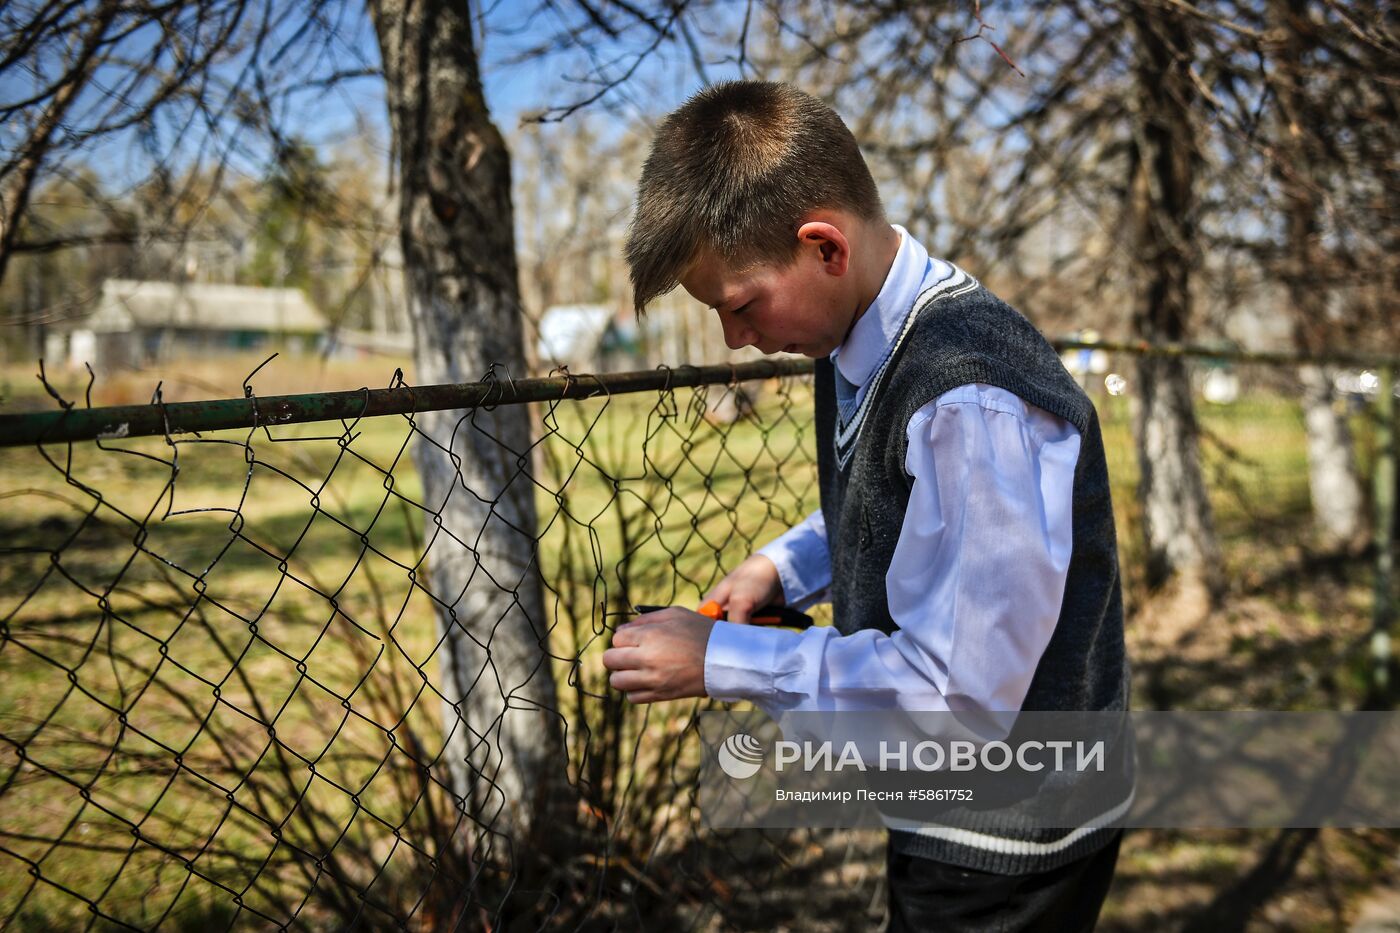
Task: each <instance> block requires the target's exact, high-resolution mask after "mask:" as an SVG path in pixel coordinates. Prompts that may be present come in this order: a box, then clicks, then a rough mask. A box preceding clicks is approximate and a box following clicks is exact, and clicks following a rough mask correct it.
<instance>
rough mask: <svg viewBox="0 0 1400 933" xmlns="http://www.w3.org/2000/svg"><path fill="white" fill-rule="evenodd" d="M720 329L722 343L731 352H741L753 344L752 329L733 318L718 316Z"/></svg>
mask: <svg viewBox="0 0 1400 933" xmlns="http://www.w3.org/2000/svg"><path fill="white" fill-rule="evenodd" d="M719 324H720V327H722V328H723V329H724V343H725V345H726V346H728V347H729V349H731V350H741V349H743V348H744V347H747V346H748V345H749V344H751V343H753V336H754V334H753V329H752V328H750V327H748V326H747V325H745V324H744V323H743V322H742V321H739V320H737V319H735V318H733V317H727V316H725V315H720V319H719Z"/></svg>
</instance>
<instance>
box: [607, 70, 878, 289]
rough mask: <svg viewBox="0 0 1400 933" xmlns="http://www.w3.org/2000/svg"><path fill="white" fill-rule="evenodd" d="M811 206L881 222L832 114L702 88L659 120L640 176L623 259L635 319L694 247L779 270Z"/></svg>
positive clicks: (787, 99)
mask: <svg viewBox="0 0 1400 933" xmlns="http://www.w3.org/2000/svg"><path fill="white" fill-rule="evenodd" d="M818 208H840V209H843V210H847V211H850V212H851V213H853V214H855V215H857V216H859V217H862V218H865V219H869V220H874V219H878V218H880V217H882V216H883V215H884V208H883V207H882V206H881V204H880V194H879V192H878V191H877V190H876V188H875V180H874V179H873V178H872V177H871V175H870V169H869V168H868V167H867V166H866V164H865V159H864V158H862V157H861V154H860V147H859V146H857V145H856V140H855V137H854V136H852V135H851V131H850V130H849V129H847V127H846V124H845V123H843V122H841V118H840V117H839V116H837V115H836V111H834V110H832V109H831V108H830V107H829V106H827V105H826V104H825V103H823V102H822V101H820V100H818V99H817V98H815V97H812V96H811V95H810V94H804V93H803V92H802V91H799V90H797V89H796V88H794V87H791V86H789V85H786V84H777V83H773V82H766V81H729V82H726V83H723V84H716V85H714V86H712V87H708V88H706V89H705V90H703V91H701V92H700V93H698V94H696V95H695V96H694V97H692V98H690V100H688V101H686V102H685V104H684V105H682V106H681V107H680V109H678V110H676V111H675V112H674V113H672V114H671V115H670V116H668V117H667V118H666V119H665V120H664V121H663V122H662V124H661V127H660V129H658V130H657V132H656V138H655V140H653V142H652V146H651V153H650V155H648V156H647V161H646V165H645V166H644V167H643V169H642V178H641V182H640V183H639V184H638V186H637V206H636V211H635V213H634V214H633V216H632V225H631V228H630V229H629V231H628V235H627V249H626V253H627V264H628V267H629V268H630V270H631V276H632V299H633V303H634V305H635V306H636V310H637V313H638V314H641V313H643V312H644V311H645V309H646V305H647V303H648V302H650V301H651V300H652V299H654V298H656V297H657V296H659V295H662V294H665V293H666V292H668V291H670V290H671V289H672V288H675V286H676V284H677V282H679V281H680V278H681V276H683V275H684V274H685V271H686V269H687V268H688V267H689V266H690V264H691V263H692V262H693V261H694V259H695V257H696V256H697V255H698V254H699V252H700V251H701V250H702V249H710V250H713V251H714V252H715V253H717V254H718V255H719V256H720V257H721V258H723V259H724V260H725V261H726V262H729V263H731V264H732V265H734V266H736V267H738V268H744V267H748V266H752V265H757V264H763V263H773V264H777V265H786V264H787V263H789V262H791V261H792V259H793V257H794V255H795V254H796V252H797V246H798V243H797V236H796V234H797V230H798V227H800V226H801V222H802V221H801V219H802V217H803V216H804V215H806V214H808V213H809V212H811V211H813V210H816V209H818Z"/></svg>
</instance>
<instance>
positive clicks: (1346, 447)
mask: <svg viewBox="0 0 1400 933" xmlns="http://www.w3.org/2000/svg"><path fill="white" fill-rule="evenodd" d="M1298 375H1299V377H1300V379H1301V380H1302V383H1303V424H1304V427H1305V429H1306V431H1307V437H1308V486H1309V489H1310V490H1311V492H1312V509H1313V522H1314V523H1315V524H1316V525H1317V530H1318V533H1319V534H1320V535H1321V536H1322V538H1323V541H1324V542H1325V543H1327V544H1330V545H1334V546H1351V545H1355V544H1359V543H1361V541H1362V536H1363V534H1364V532H1365V530H1366V518H1365V515H1366V501H1365V496H1364V495H1363V494H1362V491H1361V479H1360V477H1359V476H1358V474H1357V470H1356V457H1355V456H1354V455H1353V453H1352V443H1351V429H1350V428H1349V427H1348V425H1347V420H1346V414H1345V412H1344V411H1341V410H1339V409H1338V406H1337V399H1336V393H1335V392H1334V390H1333V384H1332V380H1333V378H1334V376H1335V371H1334V370H1331V369H1329V368H1326V367H1322V366H1304V367H1302V368H1301V369H1299V371H1298Z"/></svg>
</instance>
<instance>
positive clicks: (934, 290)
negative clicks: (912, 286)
mask: <svg viewBox="0 0 1400 933" xmlns="http://www.w3.org/2000/svg"><path fill="white" fill-rule="evenodd" d="M949 265H951V266H952V267H953V274H952V275H950V276H948V277H947V278H945V279H942V280H940V281H938V282H935V283H934V284H933V285H930V286H929V287H928V288H926V289H924V290H923V291H922V292H920V293H919V296H918V297H917V298H916V299H914V302H913V305H912V306H911V310H910V311H909V314H908V315H907V316H906V317H905V318H904V325H903V326H902V327H901V328H900V330H899V334H898V336H896V337H895V339H894V342H893V343H891V344H890V348H889V352H887V353H886V354H885V358H884V359H883V360H881V361H880V365H879V367H878V368H877V369H876V370H875V372H874V374H873V375H872V376H871V377H870V382H869V384H868V387H867V388H866V390H865V396H864V398H862V399H861V400H860V404H859V405H857V406H856V410H855V414H853V415H852V416H851V420H850V422H849V423H842V421H841V417H840V414H839V412H838V414H837V417H836V431H835V432H834V436H835V448H836V468H837V469H838V470H844V469H846V465H847V464H848V463H849V462H850V460H851V454H853V453H854V452H855V449H856V441H857V440H859V439H860V433H861V428H862V427H863V426H864V424H865V418H866V415H867V414H869V412H870V409H871V408H872V407H874V402H875V397H876V396H878V395H879V394H880V389H881V387H882V385H883V383H884V380H885V376H886V374H887V373H888V372H889V367H890V361H891V360H893V359H894V358H895V356H896V355H898V353H899V348H900V347H901V346H902V345H903V344H904V341H905V339H906V338H907V337H908V336H909V333H910V332H911V331H912V330H913V329H914V324H915V322H916V321H918V319H919V317H920V315H922V314H923V313H924V311H925V310H927V309H928V308H929V307H930V306H931V305H933V304H935V303H937V302H939V301H942V300H944V299H947V298H953V297H956V296H958V295H962V294H966V293H967V292H970V291H972V290H973V289H975V288H977V287H978V282H977V280H976V279H974V278H973V277H972V276H970V275H968V274H967V273H966V272H964V271H963V270H962V269H960V268H959V267H958V266H956V265H953V264H952V263H949Z"/></svg>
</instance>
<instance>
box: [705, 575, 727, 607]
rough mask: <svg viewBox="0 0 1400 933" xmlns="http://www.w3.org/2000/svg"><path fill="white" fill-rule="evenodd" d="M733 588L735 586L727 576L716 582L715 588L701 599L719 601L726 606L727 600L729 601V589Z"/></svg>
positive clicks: (708, 601) (711, 601)
mask: <svg viewBox="0 0 1400 933" xmlns="http://www.w3.org/2000/svg"><path fill="white" fill-rule="evenodd" d="M733 588H734V586H733V584H731V583H730V582H729V578H728V577H725V578H724V579H723V580H721V581H719V582H718V583H716V584H715V586H714V589H712V590H710V591H709V592H708V593H706V594H705V595H704V597H703V598H702V600H701V601H702V602H707V603H719V604H720V606H724V605H725V604H726V603H727V602H729V591H730V590H732V589H733Z"/></svg>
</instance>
